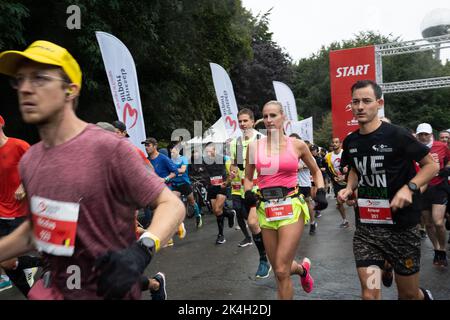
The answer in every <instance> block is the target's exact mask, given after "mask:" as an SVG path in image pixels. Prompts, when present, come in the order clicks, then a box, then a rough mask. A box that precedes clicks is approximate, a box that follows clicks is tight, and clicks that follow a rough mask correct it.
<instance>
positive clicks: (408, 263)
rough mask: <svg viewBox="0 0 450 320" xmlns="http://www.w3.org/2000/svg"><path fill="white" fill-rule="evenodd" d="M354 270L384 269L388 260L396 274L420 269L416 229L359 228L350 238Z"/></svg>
mask: <svg viewBox="0 0 450 320" xmlns="http://www.w3.org/2000/svg"><path fill="white" fill-rule="evenodd" d="M353 254H354V255H355V262H356V267H357V268H361V267H369V266H371V265H376V266H379V267H380V268H383V266H384V261H385V260H387V261H388V262H389V263H390V264H391V265H392V266H393V268H394V271H395V273H398V274H400V275H404V276H408V275H412V274H415V273H417V272H419V270H420V234H419V230H418V229H417V228H416V227H411V228H408V229H403V230H395V229H390V228H382V227H381V228H380V227H379V226H367V225H358V226H357V228H356V231H355V235H354V237H353Z"/></svg>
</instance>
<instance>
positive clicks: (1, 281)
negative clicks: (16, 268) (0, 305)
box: [0, 275, 12, 291]
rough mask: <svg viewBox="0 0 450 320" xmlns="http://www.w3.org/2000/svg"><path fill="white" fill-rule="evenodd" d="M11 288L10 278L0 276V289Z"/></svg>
mask: <svg viewBox="0 0 450 320" xmlns="http://www.w3.org/2000/svg"><path fill="white" fill-rule="evenodd" d="M10 288H12V283H11V280H10V279H9V278H8V276H4V275H2V276H0V291H3V290H7V289H10Z"/></svg>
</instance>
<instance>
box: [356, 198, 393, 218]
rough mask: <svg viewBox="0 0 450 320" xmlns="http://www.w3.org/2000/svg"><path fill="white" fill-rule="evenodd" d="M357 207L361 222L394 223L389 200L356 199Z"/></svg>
mask: <svg viewBox="0 0 450 320" xmlns="http://www.w3.org/2000/svg"><path fill="white" fill-rule="evenodd" d="M358 207H359V219H360V221H361V222H362V223H372V224H394V222H393V220H392V212H391V207H390V205H389V200H386V199H358Z"/></svg>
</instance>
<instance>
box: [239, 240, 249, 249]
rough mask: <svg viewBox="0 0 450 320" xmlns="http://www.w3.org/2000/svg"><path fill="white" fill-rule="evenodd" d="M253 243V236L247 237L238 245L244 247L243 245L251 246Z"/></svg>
mask: <svg viewBox="0 0 450 320" xmlns="http://www.w3.org/2000/svg"><path fill="white" fill-rule="evenodd" d="M251 244H252V239H251V238H245V239H244V240H242V241H241V242H239V244H238V246H239V247H241V248H243V247H246V246H250V245H251Z"/></svg>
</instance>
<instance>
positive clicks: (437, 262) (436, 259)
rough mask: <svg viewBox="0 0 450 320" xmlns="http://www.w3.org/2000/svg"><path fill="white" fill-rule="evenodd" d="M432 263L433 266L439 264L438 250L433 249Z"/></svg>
mask: <svg viewBox="0 0 450 320" xmlns="http://www.w3.org/2000/svg"><path fill="white" fill-rule="evenodd" d="M433 264H434V265H435V266H438V265H439V250H434V257H433Z"/></svg>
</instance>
